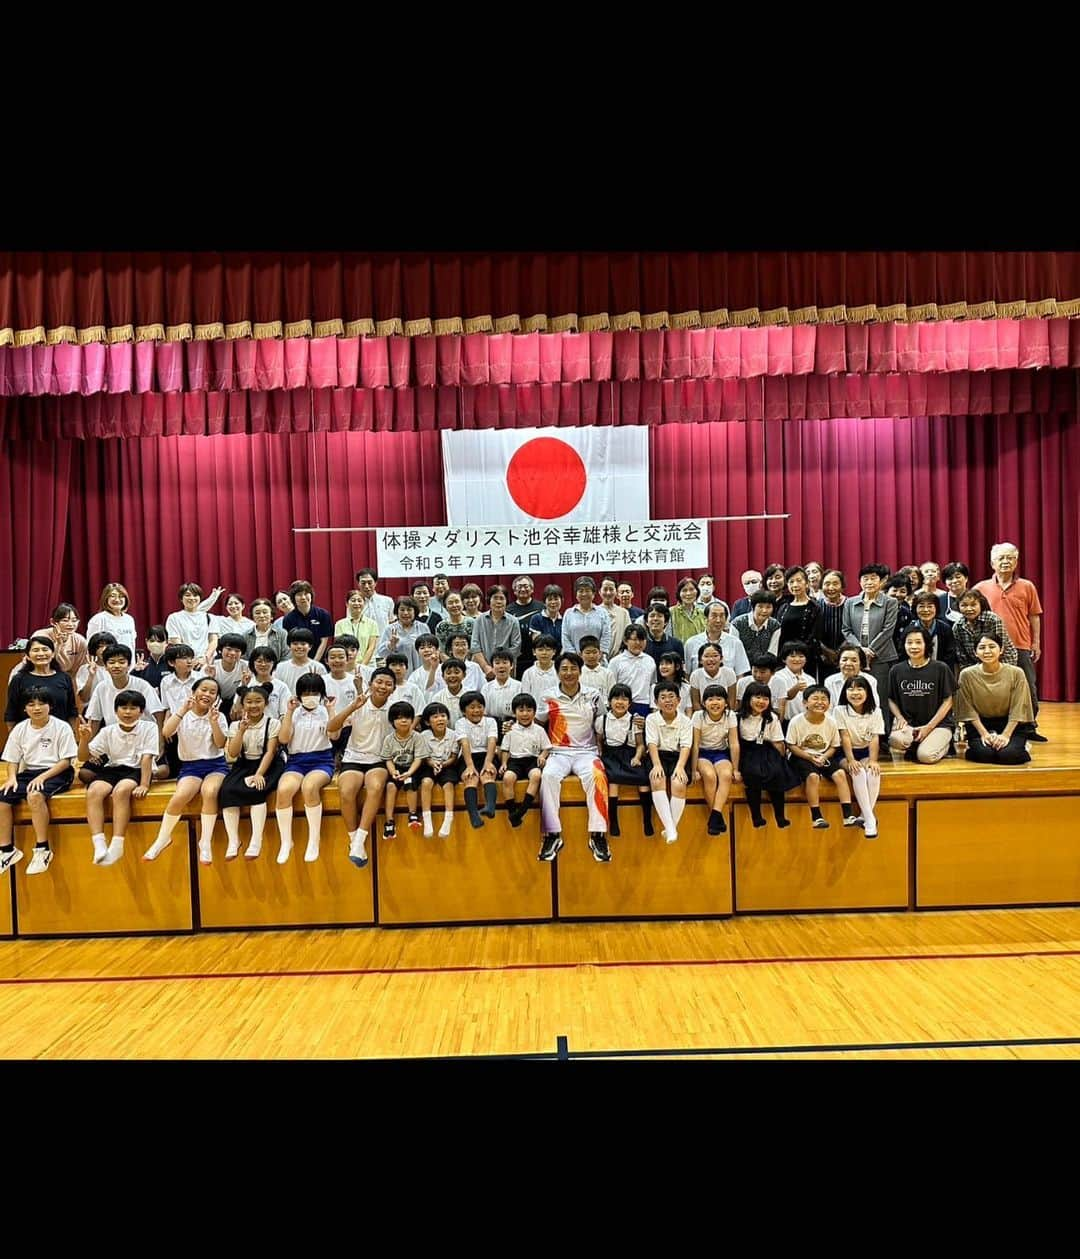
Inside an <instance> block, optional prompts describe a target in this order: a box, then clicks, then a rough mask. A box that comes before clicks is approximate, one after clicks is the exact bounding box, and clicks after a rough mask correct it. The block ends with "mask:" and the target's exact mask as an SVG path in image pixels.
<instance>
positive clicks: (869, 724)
mask: <svg viewBox="0 0 1080 1259" xmlns="http://www.w3.org/2000/svg"><path fill="white" fill-rule="evenodd" d="M834 716H835V718H836V727H837V729H838V730H846V731H847V732H848V734H849V735H850V736H851V747H852V750H854V749H855V748H868V747H869V746H870V740H871V739H872V738H873V737H874V735H875V734H876V735H878V736H879V737H883V736H884V734H885V718H884V717H883V716H882V714H881V709H880V708H875V709H874V711H873V712H872V713H857V712H855V710H854V709H852V708H849V707H848V706H847V704H840V705H839V706H838V707H837V709H836V712H835V713H834Z"/></svg>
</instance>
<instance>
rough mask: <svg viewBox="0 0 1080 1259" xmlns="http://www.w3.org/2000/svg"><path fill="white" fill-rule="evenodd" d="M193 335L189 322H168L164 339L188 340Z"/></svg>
mask: <svg viewBox="0 0 1080 1259" xmlns="http://www.w3.org/2000/svg"><path fill="white" fill-rule="evenodd" d="M193 336H194V330H193V329H192V327H191V324H189V323H176V324H170V325H169V326H168V327H167V328H166V329H165V340H166V341H190V340H191V339H192V337H193Z"/></svg>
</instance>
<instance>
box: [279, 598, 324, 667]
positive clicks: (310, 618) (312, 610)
mask: <svg viewBox="0 0 1080 1259" xmlns="http://www.w3.org/2000/svg"><path fill="white" fill-rule="evenodd" d="M289 598H290V599H292V601H293V604H294V607H293V610H292V611H291V612H290V613H289V615H288V616H287V617H285V619H284V621H282V623H281V627H282V629H283V630H284V631H285V633H286V634H288V633H289V631H290V630H294V629H306V630H310V631H311V632H312V634H314V635H315V646H314V648H312V652H311V658H312V660H320V661H321V660H322V658H323V656H325V655H326V649H327V647H329V646H330V640H331V639H332V638H333V637H334V618H333V617H332V616H331V615H330V613H329V612H327V610H326V609H325V608H319V607H316V606H315V591H314V590H312V588H311V582H309V581H294V582H293V584H292V585H291V586H290V587H289Z"/></svg>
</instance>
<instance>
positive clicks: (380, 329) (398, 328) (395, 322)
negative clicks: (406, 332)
mask: <svg viewBox="0 0 1080 1259" xmlns="http://www.w3.org/2000/svg"><path fill="white" fill-rule="evenodd" d="M402 328H403V325H402V322H401V320H400V319H380V320H379V321H378V323H376V325H375V335H376V336H377V337H400V336H401V335H402Z"/></svg>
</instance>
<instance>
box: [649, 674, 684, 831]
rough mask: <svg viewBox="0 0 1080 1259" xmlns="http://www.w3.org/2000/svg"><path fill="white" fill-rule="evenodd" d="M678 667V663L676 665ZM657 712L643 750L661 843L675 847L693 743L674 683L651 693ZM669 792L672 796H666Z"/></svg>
mask: <svg viewBox="0 0 1080 1259" xmlns="http://www.w3.org/2000/svg"><path fill="white" fill-rule="evenodd" d="M679 663H680V665H681V663H682V662H681V661H680V662H679ZM653 700H654V702H655V703H656V706H657V711H656V712H654V713H650V714H649V715H648V717H646V718H645V746H646V748H647V749H648V753H649V759H650V760H651V761H652V770H651V771H650V773H649V783H650V785H651V787H652V798H653V806H654V807H655V809H656V812H657V813H658V814H659V817H660V821H661V822H663V824H664V839H665V841H666V842H667V843H669V844H674V843H676V842H677V841H678V838H679V820H680V819H681V817H682V814H683V809H684V808H685V807H686V785H687V782H688V781H689V774H688V773H687V770H686V766H687V764H688V762H689V760H690V751H691V749H692V747H693V743H694V731H693V727H692V726H691V724H690V718H689V717H687V716H686V714H685V713H682V712H680V711H679V687H678V684H677V683H675V682H658V683H657V684H656V688H655V690H654V691H653ZM668 790H670V792H671V795H670V796H669V795H668Z"/></svg>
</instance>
